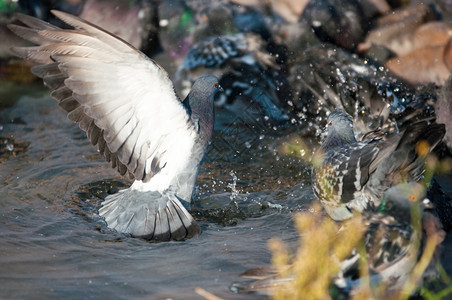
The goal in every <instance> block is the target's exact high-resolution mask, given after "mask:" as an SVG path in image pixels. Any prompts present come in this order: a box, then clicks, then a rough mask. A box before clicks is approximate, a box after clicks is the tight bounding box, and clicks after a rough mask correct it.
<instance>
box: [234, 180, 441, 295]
mask: <svg viewBox="0 0 452 300" xmlns="http://www.w3.org/2000/svg"><path fill="white" fill-rule="evenodd" d="M432 208H433V205H432V203H431V202H430V201H429V200H428V199H427V198H425V188H424V186H422V185H421V184H418V183H414V182H410V183H403V184H399V185H397V186H394V187H391V188H390V189H388V190H387V191H386V192H385V193H384V195H383V197H382V199H381V204H380V206H379V207H378V210H377V211H376V212H366V213H364V214H363V215H362V224H363V226H364V227H365V228H366V231H365V232H364V234H363V237H362V241H363V244H364V248H365V249H364V250H365V253H366V257H365V258H364V259H363V258H362V257H361V254H362V251H358V250H357V249H354V250H353V251H352V253H351V254H350V255H349V256H348V257H347V258H346V259H345V260H343V261H341V263H340V272H339V273H338V274H337V275H336V276H335V277H334V278H333V279H332V283H331V286H330V289H329V290H330V293H331V296H332V297H333V298H334V299H343V298H344V299H348V298H349V297H350V296H352V295H353V293H354V292H355V291H356V290H358V289H359V287H360V284H361V280H363V278H362V277H361V274H360V273H359V272H360V263H363V262H367V265H368V267H369V276H370V278H366V279H367V280H368V282H370V284H371V286H372V287H375V286H378V285H379V284H381V283H383V284H385V288H386V290H385V293H387V295H386V296H387V297H389V296H390V295H391V293H394V294H396V293H397V292H398V291H400V290H401V288H402V287H403V286H404V284H405V283H406V282H407V281H408V280H409V278H410V276H411V274H412V272H413V268H414V267H415V265H416V264H417V262H418V260H419V258H420V257H421V255H422V253H423V251H424V248H425V244H426V241H427V239H428V238H430V237H435V238H436V246H437V247H436V249H435V252H434V256H433V258H432V260H431V261H430V263H429V265H428V268H427V270H426V271H425V272H424V274H423V279H425V280H430V279H433V278H432V276H435V275H437V274H438V272H437V270H436V269H435V263H437V262H438V260H439V256H440V254H441V253H440V252H441V247H440V246H439V244H440V243H441V242H442V241H443V240H444V238H445V232H444V231H443V229H442V227H441V223H440V221H439V219H438V218H437V217H436V215H435V213H434V212H433V210H432ZM412 211H416V212H417V213H419V215H418V217H412V214H411V213H412ZM286 271H287V274H288V275H285V276H284V277H282V276H280V275H279V274H278V272H277V270H276V269H275V268H273V267H261V268H256V269H251V270H247V271H245V272H244V273H243V274H242V275H241V277H243V278H249V279H251V280H248V281H240V282H236V283H234V284H233V285H232V286H231V289H232V291H234V292H238V293H260V294H272V293H273V291H274V288H275V287H278V286H281V285H285V284H288V283H290V282H291V281H293V280H294V279H295V276H296V274H293V272H291V266H290V265H288V266H287V269H286ZM419 284H421V282H420V283H419Z"/></svg>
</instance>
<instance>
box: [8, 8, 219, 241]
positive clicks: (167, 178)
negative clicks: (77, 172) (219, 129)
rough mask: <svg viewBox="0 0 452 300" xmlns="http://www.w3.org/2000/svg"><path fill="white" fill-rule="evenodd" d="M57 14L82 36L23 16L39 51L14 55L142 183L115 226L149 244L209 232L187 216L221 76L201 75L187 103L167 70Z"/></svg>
mask: <svg viewBox="0 0 452 300" xmlns="http://www.w3.org/2000/svg"><path fill="white" fill-rule="evenodd" d="M52 13H53V14H54V15H55V16H57V17H58V18H59V19H61V20H62V21H63V22H65V23H67V24H68V25H70V26H72V27H73V28H74V29H60V28H58V27H56V26H53V25H51V24H48V23H46V22H44V21H41V20H39V19H36V18H33V17H30V16H26V15H22V14H19V15H18V16H17V18H18V20H20V21H21V22H22V23H24V24H25V25H26V26H18V25H9V28H10V29H11V30H12V31H13V32H15V33H16V34H17V35H19V36H21V37H22V38H24V39H26V40H29V41H31V42H33V43H35V44H38V46H35V47H14V48H12V51H13V53H15V54H16V55H18V56H20V57H22V58H24V59H27V60H31V61H32V62H34V63H36V64H37V65H36V66H35V67H33V68H32V72H33V73H34V74H36V75H37V76H39V77H41V78H43V79H44V83H45V84H46V85H47V86H49V87H50V88H51V89H52V90H53V92H52V96H53V97H54V98H55V99H56V100H57V101H58V103H59V105H60V106H61V107H62V108H63V109H64V110H66V111H67V113H68V118H69V119H70V120H72V121H74V122H77V123H79V126H80V128H81V129H82V130H84V131H86V133H87V136H88V139H89V140H90V141H91V143H92V144H93V145H97V147H98V149H99V152H100V154H101V155H104V156H105V158H106V160H107V161H108V162H111V165H112V167H113V168H117V169H118V171H119V173H120V174H121V175H125V174H128V175H129V177H130V178H134V179H135V181H134V183H133V184H132V186H131V187H130V188H129V189H126V190H122V191H120V192H119V193H117V194H114V195H110V196H108V197H107V198H106V199H105V201H104V202H103V203H102V207H101V208H100V210H99V214H100V215H101V216H102V217H103V218H105V221H106V222H107V224H108V227H110V228H113V229H115V230H117V231H119V232H123V233H128V234H131V235H132V236H135V237H142V238H146V239H149V240H158V241H162V240H165V241H166V240H182V239H185V238H190V237H193V236H196V235H198V234H199V233H200V227H199V226H198V225H197V224H196V222H195V221H194V219H193V217H192V216H191V215H190V214H189V212H188V211H187V209H189V207H190V202H191V197H192V193H193V189H194V185H195V182H196V177H197V174H198V170H199V166H200V163H201V160H202V158H203V156H204V153H205V151H206V148H207V146H208V143H209V141H210V138H211V135H212V131H213V125H214V107H213V98H214V95H215V93H216V92H217V91H218V90H219V89H220V88H221V87H220V86H219V84H218V79H217V78H216V77H214V76H204V77H200V78H199V79H198V80H196V81H195V82H194V84H193V87H192V90H191V91H190V93H189V95H188V96H187V98H186V99H185V100H184V102H181V101H180V100H179V98H178V97H177V95H176V94H175V91H174V87H173V84H172V82H171V81H170V79H169V77H168V74H167V73H166V71H165V70H164V69H163V68H162V67H161V66H159V65H158V64H156V63H155V62H154V61H153V60H151V59H149V58H148V57H146V56H145V55H144V54H143V53H141V52H140V51H138V50H137V49H135V48H134V47H132V46H131V45H129V44H128V43H127V42H125V41H123V40H121V39H120V38H118V37H116V36H114V35H112V34H110V33H108V32H106V31H105V30H103V29H101V28H99V27H97V26H95V25H93V24H90V23H89V22H86V21H84V20H82V19H80V18H78V17H75V16H72V15H69V14H66V13H63V12H60V11H52Z"/></svg>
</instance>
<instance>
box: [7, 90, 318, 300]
mask: <svg viewBox="0 0 452 300" xmlns="http://www.w3.org/2000/svg"><path fill="white" fill-rule="evenodd" d="M217 116H218V118H217V119H218V123H217V124H216V131H215V135H216V139H214V141H213V142H212V145H211V146H212V147H213V146H216V148H215V151H210V152H209V154H208V155H207V157H206V161H205V163H204V164H203V166H202V168H201V171H200V174H199V178H198V182H197V192H196V196H195V199H194V206H193V211H192V212H193V214H194V216H195V218H196V219H197V220H198V222H199V224H200V225H201V228H202V234H201V235H200V236H199V237H196V238H193V239H190V240H187V241H184V242H169V243H149V242H147V241H144V240H140V239H135V238H130V237H127V236H124V235H122V234H119V233H116V232H113V231H111V230H109V229H108V228H106V227H105V224H104V223H103V222H102V220H100V219H99V217H98V216H97V214H96V212H97V209H98V208H99V205H100V202H101V201H102V200H101V199H102V197H104V196H105V195H106V192H107V191H108V190H109V189H115V188H121V187H123V186H127V185H129V184H130V182H129V181H127V180H126V179H124V178H122V177H121V176H120V175H119V174H117V173H116V171H115V170H113V169H111V168H109V166H108V164H107V163H106V162H105V161H104V160H103V159H102V158H101V157H100V156H99V155H98V153H97V152H96V150H95V147H93V146H91V145H90V144H89V142H88V141H87V139H86V138H85V134H84V133H83V132H82V131H81V130H80V129H78V128H77V126H76V125H75V124H73V123H72V122H70V121H69V120H67V119H66V116H65V113H64V112H63V111H62V110H61V109H60V108H59V107H58V106H57V104H56V103H55V101H54V100H52V99H50V97H48V96H45V97H41V98H39V97H38V98H34V97H28V96H27V97H22V98H21V99H20V100H19V101H18V102H16V104H15V106H14V107H12V108H8V109H6V110H3V111H0V124H1V125H2V128H1V130H0V136H1V137H2V138H4V139H5V140H6V138H8V143H13V142H15V143H16V144H17V148H16V150H17V151H18V153H17V154H16V155H15V156H14V155H11V156H10V157H9V159H8V160H6V161H4V162H3V163H1V164H0V183H1V185H0V199H1V201H0V265H1V268H0V298H9V297H14V298H65V299H71V298H76V299H80V298H127V299H129V298H150V299H160V298H161V299H166V298H172V299H187V298H190V299H201V298H202V297H200V296H199V295H197V294H196V293H195V288H196V287H201V288H203V289H205V290H207V291H208V292H210V293H213V294H215V295H217V296H219V297H222V298H226V299H247V298H253V299H254V298H259V297H261V296H256V295H238V294H233V293H232V292H230V290H229V287H230V285H231V283H232V282H234V281H237V280H239V277H238V276H239V274H240V273H242V272H244V271H245V270H247V269H250V268H254V267H259V266H263V265H268V264H269V263H270V259H271V253H270V251H269V250H268V249H267V242H268V240H269V239H271V238H275V237H277V238H280V239H282V240H284V241H286V242H288V243H292V244H294V243H295V242H296V240H297V238H298V234H297V233H296V231H295V229H294V227H293V222H292V216H293V213H294V212H297V211H305V210H306V209H307V208H308V207H309V204H310V203H311V201H312V199H313V195H312V192H311V187H310V183H309V181H310V180H309V169H308V168H307V167H306V165H305V164H304V163H303V162H302V161H301V160H299V159H297V158H293V157H288V156H284V155H281V154H280V153H279V152H278V150H277V149H278V145H279V144H280V143H281V142H282V141H283V140H284V139H285V135H284V134H283V135H282V136H281V137H271V136H270V135H262V134H261V133H259V134H260V135H261V136H259V135H258V136H257V137H256V138H254V137H253V136H251V135H249V136H248V138H247V139H248V143H247V144H246V145H245V144H244V143H242V139H240V138H239V136H240V135H245V136H246V135H247V132H246V130H247V129H249V128H248V127H246V126H245V127H244V126H243V124H238V125H237V128H236V127H235V126H232V127H234V130H235V132H236V134H235V135H230V134H224V131H225V130H232V129H231V128H232V127H231V122H232V121H234V118H233V117H231V114H230V113H228V112H225V111H221V110H220V111H218V112H217ZM221 137H229V138H228V139H227V140H226V141H225V140H221V139H219V138H221ZM221 143H227V144H228V145H229V146H228V147H223V148H222V147H219V145H221ZM27 145H28V147H27ZM240 145H245V147H242V148H240ZM237 149H240V151H237ZM19 150H20V151H19ZM20 152H21V153H20Z"/></svg>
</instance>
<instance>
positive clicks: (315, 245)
mask: <svg viewBox="0 0 452 300" xmlns="http://www.w3.org/2000/svg"><path fill="white" fill-rule="evenodd" d="M312 208H313V209H314V210H315V211H319V210H321V207H320V205H318V204H314V205H313V206H312ZM295 224H296V227H297V230H298V231H299V233H300V246H299V248H298V250H297V253H296V256H295V258H294V259H293V260H291V259H290V254H289V252H288V251H287V249H286V247H285V245H284V244H283V243H282V242H281V241H279V240H271V241H270V243H269V246H270V249H271V250H272V251H273V265H274V266H275V267H276V269H277V270H278V272H279V273H280V274H281V276H282V277H287V276H293V280H292V281H288V282H287V283H286V284H284V285H281V286H278V287H276V290H275V294H274V298H275V299H308V298H309V299H330V298H331V296H330V292H329V287H330V285H331V281H332V279H333V278H334V276H336V275H337V274H338V272H339V271H340V262H341V261H342V260H344V259H345V258H346V257H347V256H348V255H349V254H350V253H351V251H352V249H354V248H355V247H356V246H357V244H358V242H359V241H360V239H361V237H362V234H363V232H364V226H362V221H361V218H360V217H359V216H357V217H355V218H352V219H350V220H347V221H346V222H344V223H343V224H340V225H339V224H337V223H336V222H334V221H333V220H331V219H329V218H322V220H318V218H317V217H316V216H315V215H314V214H311V213H301V214H299V215H297V216H296V217H295ZM339 227H342V228H341V230H339ZM287 265H290V267H289V268H287Z"/></svg>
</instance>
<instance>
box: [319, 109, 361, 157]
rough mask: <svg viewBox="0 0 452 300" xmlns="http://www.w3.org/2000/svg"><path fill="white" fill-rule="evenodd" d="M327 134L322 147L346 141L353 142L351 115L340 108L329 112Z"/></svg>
mask: <svg viewBox="0 0 452 300" xmlns="http://www.w3.org/2000/svg"><path fill="white" fill-rule="evenodd" d="M326 126H327V128H328V136H327V139H326V141H325V143H324V145H323V147H324V148H332V147H336V146H340V145H343V144H347V143H355V142H356V139H355V133H354V131H353V119H352V117H351V116H350V115H349V114H347V113H345V112H344V111H342V110H339V109H336V110H334V111H333V112H331V113H330V114H329V116H328V119H327V125H326Z"/></svg>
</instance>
